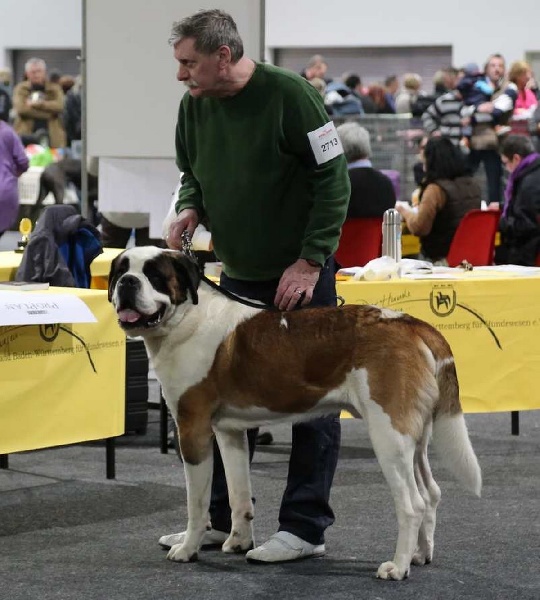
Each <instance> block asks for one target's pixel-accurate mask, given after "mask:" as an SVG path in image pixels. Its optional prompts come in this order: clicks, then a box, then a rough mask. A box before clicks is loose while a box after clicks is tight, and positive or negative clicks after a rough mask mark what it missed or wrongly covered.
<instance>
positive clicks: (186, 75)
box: [176, 65, 189, 81]
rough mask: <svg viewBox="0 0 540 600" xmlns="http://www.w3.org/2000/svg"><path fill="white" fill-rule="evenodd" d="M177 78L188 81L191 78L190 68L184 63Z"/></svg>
mask: <svg viewBox="0 0 540 600" xmlns="http://www.w3.org/2000/svg"><path fill="white" fill-rule="evenodd" d="M176 78H177V79H178V81H186V80H187V79H189V73H188V70H187V69H186V68H185V67H184V66H183V65H180V67H179V68H178V74H177V75H176Z"/></svg>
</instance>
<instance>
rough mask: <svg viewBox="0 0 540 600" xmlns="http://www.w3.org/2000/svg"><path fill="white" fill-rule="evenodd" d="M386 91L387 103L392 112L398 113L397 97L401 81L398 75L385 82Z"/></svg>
mask: <svg viewBox="0 0 540 600" xmlns="http://www.w3.org/2000/svg"><path fill="white" fill-rule="evenodd" d="M384 90H385V98H386V103H387V104H388V106H389V107H390V108H391V112H394V113H395V112H396V96H397V93H398V91H399V80H398V78H397V75H390V76H389V77H387V78H386V79H385V80H384Z"/></svg>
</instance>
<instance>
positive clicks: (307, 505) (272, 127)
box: [159, 10, 350, 562]
mask: <svg viewBox="0 0 540 600" xmlns="http://www.w3.org/2000/svg"><path fill="white" fill-rule="evenodd" d="M170 43H171V45H172V46H173V47H174V55H175V58H176V60H177V61H178V62H179V69H178V75H177V78H178V80H179V81H181V82H183V83H184V84H185V85H186V86H187V88H188V91H189V93H187V94H185V95H184V97H183V98H182V101H181V104H180V110H179V115H178V125H177V130H176V150H177V164H178V167H179V169H180V170H181V171H182V172H183V176H182V187H181V189H180V193H179V198H178V202H177V204H176V211H177V213H178V215H177V217H176V219H175V220H174V221H173V222H172V224H171V226H170V228H169V233H168V235H167V238H166V239H167V243H168V245H169V247H171V248H176V249H181V247H182V244H181V234H182V233H183V232H184V231H185V230H187V231H188V232H190V233H193V231H194V230H195V227H196V226H197V224H198V223H199V221H200V220H201V219H202V218H203V217H205V218H207V219H208V221H209V224H210V228H211V231H212V240H213V245H214V250H215V252H216V255H217V257H218V258H219V260H221V261H222V264H223V274H222V276H221V285H222V286H223V287H224V288H227V289H229V290H230V291H232V292H235V293H237V294H239V295H240V296H244V297H248V298H252V299H254V300H259V301H262V302H266V303H268V304H275V305H276V306H277V307H278V308H279V309H281V310H292V309H294V308H296V307H298V306H300V305H301V306H305V305H308V304H309V305H310V306H329V305H330V306H332V305H335V303H336V292H335V279H334V264H333V258H332V255H333V253H334V251H335V250H336V248H337V244H338V240H339V235H340V229H341V225H342V224H343V221H344V220H345V215H346V213H347V206H348V202H349V194H350V186H349V178H348V174H347V165H346V161H345V157H344V155H343V149H342V147H341V142H340V140H339V137H338V135H337V133H336V130H335V127H334V125H333V123H329V122H328V116H327V114H326V111H325V109H324V105H323V102H322V99H321V97H320V95H319V93H318V92H317V91H316V90H315V89H314V88H313V87H312V86H311V85H310V84H309V83H308V82H307V81H305V80H304V79H303V78H301V77H299V76H298V75H296V74H294V73H292V72H289V71H286V70H283V69H279V68H277V67H274V66H271V65H266V64H261V63H256V62H254V61H252V60H251V59H249V58H247V57H245V56H244V49H243V44H242V40H241V38H240V36H239V35H238V31H237V29H236V24H235V23H234V21H233V19H232V18H231V17H230V15H228V14H226V13H224V12H222V11H220V10H206V11H200V12H198V13H196V14H195V15H193V16H191V17H188V18H186V19H184V20H182V21H180V22H178V23H175V24H174V26H173V30H172V36H171V39H170ZM268 385H269V386H271V385H272V382H271V381H269V382H268ZM256 432H257V430H250V431H249V432H248V439H249V443H250V450H251V455H252V454H253V449H254V442H255V438H256ZM339 442H340V425H339V417H338V416H337V415H336V416H332V417H325V418H321V419H317V420H314V421H311V422H309V423H302V424H298V425H295V426H293V438H292V451H291V458H290V462H289V476H288V481H287V488H286V491H285V494H284V497H283V500H282V504H281V510H280V514H279V523H280V526H279V531H278V533H276V534H275V535H273V536H272V537H271V538H270V539H269V540H268V541H267V542H265V543H264V544H262V545H261V546H259V547H257V548H255V549H253V550H250V551H249V552H248V553H247V559H248V560H250V561H257V562H278V561H279V562H282V561H288V560H295V559H297V558H305V557H309V556H321V555H322V554H324V552H325V547H324V531H325V529H326V528H327V527H328V526H329V525H331V524H332V523H333V521H334V515H333V512H332V509H331V508H330V506H329V495H330V488H331V484H332V478H333V475H334V470H335V467H336V462H337V457H338V452H339ZM210 517H211V522H212V529H211V530H209V531H208V532H207V534H206V536H205V539H204V540H203V545H206V546H210V545H220V544H222V543H223V542H224V541H225V539H226V538H227V536H228V532H229V530H230V526H231V520H230V509H229V506H228V497H227V486H226V482H225V476H224V472H223V464H222V461H221V458H220V456H219V451H218V450H217V445H216V446H215V460H214V477H213V485H212V500H211V506H210ZM183 537H184V534H183V533H180V534H171V535H167V536H163V537H162V538H160V540H159V543H160V544H161V545H162V546H163V547H170V546H172V545H174V544H177V543H181V542H182V541H183Z"/></svg>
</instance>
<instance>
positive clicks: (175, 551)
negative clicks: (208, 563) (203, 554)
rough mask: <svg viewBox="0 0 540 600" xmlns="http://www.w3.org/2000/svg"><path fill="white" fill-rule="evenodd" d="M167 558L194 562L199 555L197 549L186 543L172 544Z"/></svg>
mask: <svg viewBox="0 0 540 600" xmlns="http://www.w3.org/2000/svg"><path fill="white" fill-rule="evenodd" d="M167 559H168V560H173V561H175V562H184V563H185V562H194V561H196V560H198V559H199V555H198V552H197V550H193V548H188V547H186V544H175V545H174V546H171V549H170V550H169V553H168V554H167Z"/></svg>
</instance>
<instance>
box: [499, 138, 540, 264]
mask: <svg viewBox="0 0 540 600" xmlns="http://www.w3.org/2000/svg"><path fill="white" fill-rule="evenodd" d="M501 158H502V162H503V164H504V166H505V167H506V169H507V170H508V172H509V173H510V176H509V177H508V183H507V185H506V189H505V191H504V196H505V198H504V206H503V210H502V214H501V219H500V222H499V230H500V232H501V245H500V247H499V248H497V252H496V257H495V260H496V262H497V263H499V264H501V263H509V264H515V265H525V266H534V265H535V264H536V261H537V258H538V257H539V255H540V154H538V152H535V149H534V146H533V144H532V142H531V140H530V139H529V138H527V137H525V136H523V135H509V136H508V137H507V138H506V139H505V140H504V141H503V143H502V148H501Z"/></svg>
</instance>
